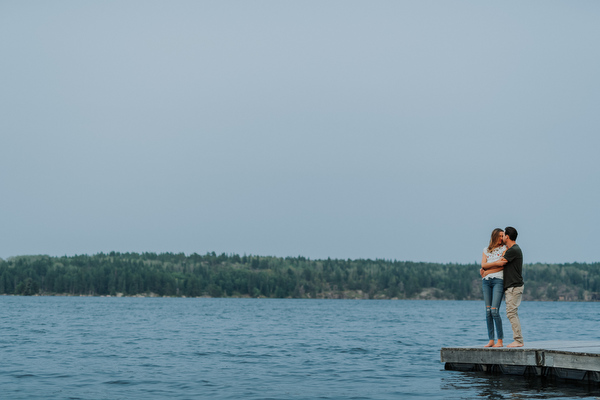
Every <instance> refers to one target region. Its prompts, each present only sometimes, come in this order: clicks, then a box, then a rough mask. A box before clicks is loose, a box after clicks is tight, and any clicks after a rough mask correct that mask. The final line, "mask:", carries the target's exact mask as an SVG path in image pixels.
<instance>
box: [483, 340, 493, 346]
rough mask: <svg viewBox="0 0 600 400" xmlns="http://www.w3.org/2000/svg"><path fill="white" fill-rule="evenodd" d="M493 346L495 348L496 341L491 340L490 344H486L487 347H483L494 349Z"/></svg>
mask: <svg viewBox="0 0 600 400" xmlns="http://www.w3.org/2000/svg"><path fill="white" fill-rule="evenodd" d="M493 346H494V341H493V340H490V341H489V342H488V344H486V345H485V346H483V347H493Z"/></svg>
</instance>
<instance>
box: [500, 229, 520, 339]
mask: <svg viewBox="0 0 600 400" xmlns="http://www.w3.org/2000/svg"><path fill="white" fill-rule="evenodd" d="M517 234H518V233H517V230H516V229H515V228H513V227H512V226H508V227H506V229H504V244H505V245H506V248H507V250H506V253H504V260H505V261H506V263H505V264H504V299H505V303H506V316H507V317H508V320H509V321H510V324H511V325H512V331H513V340H514V342H512V343H511V344H509V345H508V346H507V347H523V335H522V334H521V321H519V314H518V309H519V305H520V304H521V298H522V297H523V253H522V252H521V248H520V247H519V245H518V244H517V243H516V241H517Z"/></svg>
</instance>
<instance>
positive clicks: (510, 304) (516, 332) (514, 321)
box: [504, 286, 523, 347]
mask: <svg viewBox="0 0 600 400" xmlns="http://www.w3.org/2000/svg"><path fill="white" fill-rule="evenodd" d="M504 296H505V302H506V316H507V317H508V320H509V321H510V324H511V326H512V331H513V340H514V342H512V343H511V344H509V345H508V347H522V346H523V335H522V334H521V321H519V313H518V310H519V305H520V304H521V298H522V297H523V286H520V287H511V288H508V289H506V291H505V292H504Z"/></svg>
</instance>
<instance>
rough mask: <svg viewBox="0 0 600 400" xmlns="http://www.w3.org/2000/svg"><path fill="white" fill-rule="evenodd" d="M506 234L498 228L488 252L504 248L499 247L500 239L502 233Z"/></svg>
mask: <svg viewBox="0 0 600 400" xmlns="http://www.w3.org/2000/svg"><path fill="white" fill-rule="evenodd" d="M501 232H504V231H503V230H502V229H500V228H496V229H494V230H493V231H492V237H491V238H490V245H489V246H488V248H487V249H488V251H492V250H493V249H495V248H496V247H500V246H502V244H500V245H498V238H499V237H500V233H501Z"/></svg>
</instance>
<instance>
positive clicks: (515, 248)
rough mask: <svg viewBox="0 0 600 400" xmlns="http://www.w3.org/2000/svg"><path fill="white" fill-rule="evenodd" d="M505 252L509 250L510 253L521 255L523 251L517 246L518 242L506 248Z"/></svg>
mask: <svg viewBox="0 0 600 400" xmlns="http://www.w3.org/2000/svg"><path fill="white" fill-rule="evenodd" d="M506 252H507V253H508V252H510V253H511V254H514V255H515V256H521V257H522V256H523V252H522V251H521V248H520V247H519V245H518V244H516V243H515V244H513V245H512V247H511V248H510V249H508V250H506Z"/></svg>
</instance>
